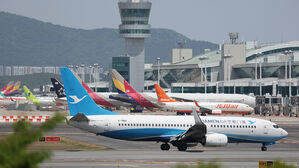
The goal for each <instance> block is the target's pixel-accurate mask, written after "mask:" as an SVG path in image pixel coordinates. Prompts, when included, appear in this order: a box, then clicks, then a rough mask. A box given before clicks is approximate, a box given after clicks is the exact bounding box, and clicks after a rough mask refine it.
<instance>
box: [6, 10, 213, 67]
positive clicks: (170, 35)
mask: <svg viewBox="0 0 299 168" xmlns="http://www.w3.org/2000/svg"><path fill="white" fill-rule="evenodd" d="M151 31H152V37H151V38H149V39H146V42H145V55H146V58H145V62H146V63H155V61H156V58H157V57H160V58H161V61H162V62H170V60H171V57H170V56H171V49H172V48H175V47H178V46H177V43H178V42H182V41H184V42H186V47H188V48H192V49H193V53H194V54H193V55H196V54H199V53H200V52H203V50H204V49H206V48H210V49H215V48H217V47H218V46H217V45H216V44H213V43H210V42H205V41H194V40H190V39H189V38H187V37H185V36H184V35H182V34H179V33H177V32H175V31H173V30H169V29H152V30H151ZM199 31H200V30H199ZM124 45H125V43H124V39H121V38H119V35H118V30H117V29H109V28H102V29H93V30H83V29H73V28H68V27H63V26H59V25H54V24H51V23H46V22H42V21H39V20H36V19H31V18H27V17H23V16H19V15H15V14H10V13H5V12H0V65H31V66H65V65H68V64H73V65H78V64H87V65H90V64H94V63H99V64H100V65H103V66H104V67H105V68H108V67H109V64H111V57H113V56H120V55H123V54H124Z"/></svg>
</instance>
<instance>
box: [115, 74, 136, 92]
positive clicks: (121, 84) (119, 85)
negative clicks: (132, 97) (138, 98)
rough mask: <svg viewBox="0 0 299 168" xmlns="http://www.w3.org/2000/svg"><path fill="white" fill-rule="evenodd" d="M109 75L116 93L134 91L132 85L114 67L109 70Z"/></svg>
mask: <svg viewBox="0 0 299 168" xmlns="http://www.w3.org/2000/svg"><path fill="white" fill-rule="evenodd" d="M110 75H111V77H112V81H113V83H114V86H115V87H116V89H117V91H118V93H136V91H135V90H134V89H133V88H132V86H131V85H130V84H129V83H128V82H127V81H126V80H125V79H124V78H123V77H122V76H121V75H120V74H119V73H118V72H117V71H116V70H115V69H111V70H110Z"/></svg>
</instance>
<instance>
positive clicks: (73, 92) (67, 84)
mask: <svg viewBox="0 0 299 168" xmlns="http://www.w3.org/2000/svg"><path fill="white" fill-rule="evenodd" d="M60 73H61V77H62V81H63V84H64V88H65V94H66V97H67V102H68V105H69V109H70V115H71V116H75V115H76V114H78V113H83V114H84V115H117V114H118V113H115V112H112V111H109V110H105V109H103V108H101V107H99V106H97V105H96V103H95V102H94V101H93V100H92V98H91V97H90V96H89V94H88V93H87V92H86V90H85V89H84V88H83V86H82V85H81V82H79V81H78V80H77V78H76V76H74V74H73V73H72V71H71V70H70V69H69V68H66V67H62V68H60Z"/></svg>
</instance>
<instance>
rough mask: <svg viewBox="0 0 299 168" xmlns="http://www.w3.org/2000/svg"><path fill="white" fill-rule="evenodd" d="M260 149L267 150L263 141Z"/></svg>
mask: <svg viewBox="0 0 299 168" xmlns="http://www.w3.org/2000/svg"><path fill="white" fill-rule="evenodd" d="M261 150H262V151H267V147H266V145H265V143H263V146H262V147H261Z"/></svg>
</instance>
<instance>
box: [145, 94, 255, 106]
mask: <svg viewBox="0 0 299 168" xmlns="http://www.w3.org/2000/svg"><path fill="white" fill-rule="evenodd" d="M142 94H146V95H149V96H151V97H154V98H157V95H156V93H142ZM167 95H168V96H169V97H172V98H176V99H183V100H189V101H192V102H193V101H194V100H196V101H197V102H199V103H201V102H223V103H227V102H230V103H242V104H247V105H249V106H251V107H254V106H255V97H252V96H248V95H242V94H216V93H207V94H204V93H167Z"/></svg>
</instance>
